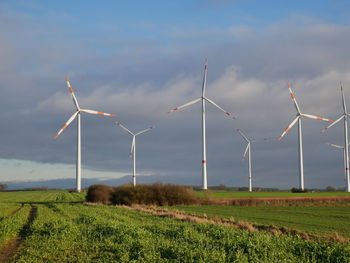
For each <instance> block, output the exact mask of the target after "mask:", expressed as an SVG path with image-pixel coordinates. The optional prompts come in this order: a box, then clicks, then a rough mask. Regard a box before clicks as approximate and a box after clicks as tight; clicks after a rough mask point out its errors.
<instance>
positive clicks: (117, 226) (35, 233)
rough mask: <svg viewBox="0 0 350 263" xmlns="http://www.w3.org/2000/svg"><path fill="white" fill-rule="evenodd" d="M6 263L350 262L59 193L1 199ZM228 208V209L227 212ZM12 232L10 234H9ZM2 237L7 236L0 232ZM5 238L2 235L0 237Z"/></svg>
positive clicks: (331, 246) (344, 256) (286, 242)
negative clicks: (8, 250) (13, 243)
mask: <svg viewBox="0 0 350 263" xmlns="http://www.w3.org/2000/svg"><path fill="white" fill-rule="evenodd" d="M0 198H1V199H0V200H1V204H0V216H1V220H0V229H1V231H3V232H2V233H7V234H6V238H4V241H3V242H2V244H1V247H2V250H0V251H1V253H2V254H3V255H4V254H6V253H5V252H6V248H7V246H8V244H9V243H11V241H12V240H13V239H15V238H16V237H17V240H19V242H18V247H17V248H16V250H15V251H14V253H13V254H10V253H8V256H7V257H4V256H3V257H2V258H1V256H0V261H1V260H2V261H3V262H5V260H7V261H8V262H349V260H350V247H349V243H338V242H325V241H323V240H305V239H302V238H300V237H297V236H287V235H272V234H270V233H265V232H250V231H247V230H243V229H235V228H231V227H226V226H222V225H218V224H210V223H192V222H186V221H179V220H175V219H171V218H168V217H159V216H156V215H152V214H148V213H143V212H138V211H133V210H129V209H125V208H122V207H113V206H102V205H95V206H87V205H84V204H83V203H82V200H83V198H84V194H77V193H68V192H65V191H48V192H11V193H0ZM226 208H227V207H226ZM11 226H15V227H11ZM5 230H6V231H5ZM2 236H5V235H2Z"/></svg>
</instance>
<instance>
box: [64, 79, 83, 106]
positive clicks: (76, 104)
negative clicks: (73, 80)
mask: <svg viewBox="0 0 350 263" xmlns="http://www.w3.org/2000/svg"><path fill="white" fill-rule="evenodd" d="M65 80H66V83H67V87H68V91H69V93H70V94H71V95H72V98H73V102H74V105H75V107H76V108H77V110H80V107H79V104H78V100H77V98H76V97H75V94H74V91H73V88H72V86H71V85H70V82H69V80H68V77H66V78H65Z"/></svg>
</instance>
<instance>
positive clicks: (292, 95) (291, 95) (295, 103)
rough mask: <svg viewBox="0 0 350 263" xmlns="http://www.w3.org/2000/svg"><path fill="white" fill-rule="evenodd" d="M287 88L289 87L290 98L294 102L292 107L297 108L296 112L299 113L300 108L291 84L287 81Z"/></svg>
mask: <svg viewBox="0 0 350 263" xmlns="http://www.w3.org/2000/svg"><path fill="white" fill-rule="evenodd" d="M288 89H289V93H290V97H291V98H292V100H293V102H294V107H295V109H296V110H297V112H298V113H299V114H300V113H301V112H300V108H299V105H298V102H297V100H296V98H295V95H294V92H293V90H292V85H290V84H289V83H288Z"/></svg>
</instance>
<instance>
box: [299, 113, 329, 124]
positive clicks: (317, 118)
mask: <svg viewBox="0 0 350 263" xmlns="http://www.w3.org/2000/svg"><path fill="white" fill-rule="evenodd" d="M301 116H304V117H307V118H310V119H315V120H320V121H329V122H334V121H333V120H330V119H326V118H323V117H319V116H315V115H310V114H301Z"/></svg>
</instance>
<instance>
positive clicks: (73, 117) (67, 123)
mask: <svg viewBox="0 0 350 263" xmlns="http://www.w3.org/2000/svg"><path fill="white" fill-rule="evenodd" d="M78 113H79V111H76V112H75V113H74V114H73V115H72V116H71V117H70V118H69V119H68V121H67V122H66V123H65V124H64V125H63V127H62V128H61V129H60V130H59V132H58V133H57V134H56V135H55V137H54V138H55V139H57V138H58V136H60V134H61V133H62V132H63V130H64V129H65V128H67V127H68V126H69V124H70V123H71V122H72V121H73V120H74V119H75V117H76V116H77V115H78Z"/></svg>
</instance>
